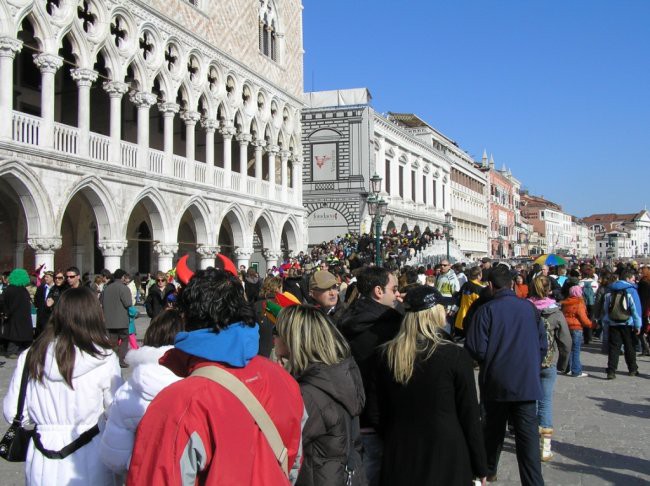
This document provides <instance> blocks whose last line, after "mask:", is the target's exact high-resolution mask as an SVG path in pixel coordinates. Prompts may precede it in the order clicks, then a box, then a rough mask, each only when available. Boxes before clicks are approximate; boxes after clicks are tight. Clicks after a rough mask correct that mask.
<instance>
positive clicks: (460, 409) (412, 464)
mask: <svg viewBox="0 0 650 486" xmlns="http://www.w3.org/2000/svg"><path fill="white" fill-rule="evenodd" d="M443 301H444V298H443V297H442V295H441V294H440V292H439V291H438V290H437V289H436V288H435V287H429V286H425V285H422V286H418V287H415V288H412V289H411V290H409V292H408V294H406V298H405V299H404V305H405V308H406V315H405V316H404V320H403V321H402V326H401V329H400V331H399V333H398V334H397V336H395V338H394V339H393V340H391V341H389V342H388V343H386V344H385V345H384V348H383V355H382V356H381V358H382V359H381V363H380V368H379V375H378V380H377V387H378V403H379V412H380V414H379V424H380V430H381V431H382V433H383V439H384V453H383V459H382V467H381V484H382V485H386V486H388V485H394V484H444V485H470V484H471V483H472V480H473V479H475V478H481V482H482V484H485V478H486V475H487V458H486V454H485V449H484V445H483V432H482V430H481V424H480V419H479V407H478V399H477V396H476V385H475V382H474V371H473V367H472V359H471V358H470V356H469V354H467V351H465V350H464V349H463V348H460V347H458V346H455V345H454V344H453V343H452V342H451V341H450V337H449V335H448V334H447V333H445V331H444V330H443V328H444V326H445V323H446V312H445V308H444V307H443V305H442V304H441V302H443Z"/></svg>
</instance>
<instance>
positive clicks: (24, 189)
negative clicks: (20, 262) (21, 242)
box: [0, 160, 60, 238]
mask: <svg viewBox="0 0 650 486" xmlns="http://www.w3.org/2000/svg"><path fill="white" fill-rule="evenodd" d="M0 179H4V180H5V181H6V182H7V183H8V184H9V185H10V186H11V187H12V189H13V190H14V191H15V192H16V194H17V195H18V199H19V200H20V203H21V205H22V207H23V211H25V218H26V219H27V236H28V238H34V237H38V236H41V237H43V236H48V237H49V236H52V235H59V234H60V232H59V230H58V227H57V226H56V225H55V224H54V215H53V213H52V205H51V202H50V200H49V197H48V192H47V190H46V189H45V187H44V186H43V185H42V184H41V179H40V177H38V176H37V175H36V174H35V173H34V172H33V171H32V169H30V168H29V167H28V166H26V165H25V164H23V163H22V162H20V161H17V160H12V161H10V162H6V163H3V164H2V165H0Z"/></svg>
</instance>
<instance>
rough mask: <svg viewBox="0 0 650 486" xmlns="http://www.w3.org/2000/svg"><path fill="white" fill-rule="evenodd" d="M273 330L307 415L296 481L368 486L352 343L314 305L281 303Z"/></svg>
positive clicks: (308, 485)
mask: <svg viewBox="0 0 650 486" xmlns="http://www.w3.org/2000/svg"><path fill="white" fill-rule="evenodd" d="M276 330H277V337H276V339H275V352H276V356H277V357H278V358H279V359H280V360H281V361H282V362H283V363H284V364H285V367H286V369H287V371H289V373H291V374H292V375H293V376H294V377H295V378H296V380H297V381H298V384H299V385H300V392H301V393H302V397H303V400H304V403H305V409H306V411H307V415H308V419H307V422H306V423H305V425H304V427H303V430H302V448H303V463H302V467H301V469H300V473H299V475H298V479H297V481H296V486H341V485H351V486H366V484H367V483H366V478H365V474H364V470H363V466H362V463H361V440H360V430H359V414H360V413H361V410H362V409H363V405H364V402H365V395H364V391H363V383H362V381H361V374H360V373H359V368H358V367H357V365H356V363H355V361H354V359H353V358H352V357H351V355H350V347H349V346H348V344H347V343H346V341H345V339H344V338H343V336H341V334H340V333H339V332H338V331H337V329H336V327H334V325H333V324H332V323H331V322H330V320H329V319H328V318H327V317H326V316H325V314H323V312H322V311H321V310H319V309H318V308H316V307H313V306H307V305H295V306H290V307H286V308H284V309H283V310H282V311H281V312H280V315H279V316H278V320H277V323H276Z"/></svg>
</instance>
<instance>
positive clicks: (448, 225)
mask: <svg viewBox="0 0 650 486" xmlns="http://www.w3.org/2000/svg"><path fill="white" fill-rule="evenodd" d="M442 228H443V234H444V235H445V240H447V261H449V242H450V241H451V240H452V237H451V232H452V230H453V229H454V225H453V224H452V223H451V213H447V214H445V222H444V224H443V225H442Z"/></svg>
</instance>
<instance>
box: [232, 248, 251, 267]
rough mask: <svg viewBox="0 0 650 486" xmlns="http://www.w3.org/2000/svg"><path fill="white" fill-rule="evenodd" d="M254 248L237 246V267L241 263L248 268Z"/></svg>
mask: <svg viewBox="0 0 650 486" xmlns="http://www.w3.org/2000/svg"><path fill="white" fill-rule="evenodd" d="M253 252H254V250H253V249H252V248H236V249H235V260H236V262H235V263H236V264H237V269H239V267H240V266H241V265H244V266H245V267H246V268H248V265H249V264H250V259H251V255H252V254H253Z"/></svg>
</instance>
